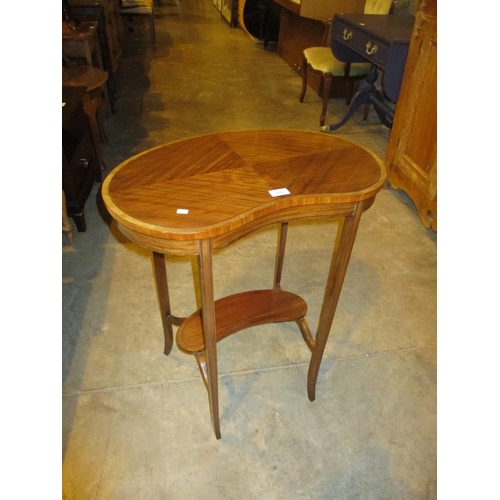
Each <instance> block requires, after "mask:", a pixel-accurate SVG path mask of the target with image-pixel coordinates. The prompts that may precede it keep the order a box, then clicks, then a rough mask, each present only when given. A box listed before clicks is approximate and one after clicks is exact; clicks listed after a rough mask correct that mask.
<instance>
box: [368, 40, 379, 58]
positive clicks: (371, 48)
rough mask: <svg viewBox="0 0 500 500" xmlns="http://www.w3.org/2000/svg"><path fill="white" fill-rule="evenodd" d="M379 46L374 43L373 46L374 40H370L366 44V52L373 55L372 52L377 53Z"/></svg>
mask: <svg viewBox="0 0 500 500" xmlns="http://www.w3.org/2000/svg"><path fill="white" fill-rule="evenodd" d="M377 49H378V47H377V46H376V45H373V47H372V42H368V43H367V44H366V53H367V54H368V55H369V56H371V55H372V54H375V52H377Z"/></svg>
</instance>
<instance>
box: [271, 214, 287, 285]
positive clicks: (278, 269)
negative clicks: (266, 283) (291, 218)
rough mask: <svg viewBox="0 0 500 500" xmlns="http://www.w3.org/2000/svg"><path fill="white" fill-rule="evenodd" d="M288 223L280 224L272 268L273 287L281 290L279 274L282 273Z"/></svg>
mask: <svg viewBox="0 0 500 500" xmlns="http://www.w3.org/2000/svg"><path fill="white" fill-rule="evenodd" d="M287 232H288V222H282V223H281V226H280V232H279V235H278V248H277V251H276V264H275V268H274V287H273V288H281V274H282V272H283V260H284V258H285V246H286V235H287Z"/></svg>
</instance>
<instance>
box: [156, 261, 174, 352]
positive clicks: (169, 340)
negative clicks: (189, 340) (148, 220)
mask: <svg viewBox="0 0 500 500" xmlns="http://www.w3.org/2000/svg"><path fill="white" fill-rule="evenodd" d="M153 263H154V272H155V278H156V290H157V292H158V302H159V304H160V313H161V321H162V324H163V335H164V337H165V349H164V351H163V352H164V353H165V355H167V356H168V355H169V354H170V351H171V350H172V345H173V339H174V336H173V332H172V322H171V310H170V298H169V296H168V281H167V266H166V265H165V256H164V255H163V254H162V253H158V252H153Z"/></svg>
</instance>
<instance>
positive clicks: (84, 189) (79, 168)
mask: <svg viewBox="0 0 500 500" xmlns="http://www.w3.org/2000/svg"><path fill="white" fill-rule="evenodd" d="M84 92H85V88H84V87H63V89H62V102H63V107H62V189H63V191H64V193H65V195H66V207H67V212H68V215H69V216H70V217H71V218H72V219H73V220H74V221H75V225H76V227H77V229H78V231H85V230H86V229H87V225H86V222H85V215H84V207H85V202H86V201H87V199H88V197H89V195H90V192H91V191H92V187H93V185H94V182H96V181H100V180H101V172H100V169H99V165H98V163H97V161H95V155H94V150H93V148H92V143H91V142H90V135H89V130H88V125H87V119H86V117H85V113H84V112H83V106H82V96H83V94H84Z"/></svg>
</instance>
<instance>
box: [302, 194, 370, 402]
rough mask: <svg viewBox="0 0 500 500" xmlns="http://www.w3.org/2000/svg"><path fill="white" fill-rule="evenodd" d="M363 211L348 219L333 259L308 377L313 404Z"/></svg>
mask: <svg viewBox="0 0 500 500" xmlns="http://www.w3.org/2000/svg"><path fill="white" fill-rule="evenodd" d="M363 210H364V209H363V202H360V203H357V204H356V209H355V211H354V214H353V215H350V216H348V217H346V218H345V220H344V225H343V228H342V233H341V237H340V242H339V247H338V250H337V252H335V254H334V256H333V257H332V263H331V266H330V272H329V275H328V281H327V284H326V289H325V295H324V298H323V305H322V306H321V313H320V317H319V322H318V330H317V333H316V340H315V344H314V349H313V352H312V356H311V362H310V364H309V372H308V375H307V395H308V397H309V399H310V400H311V401H314V399H315V397H316V380H317V379H318V372H319V367H320V365H321V360H322V358H323V353H324V351H325V346H326V342H327V340H328V335H329V333H330V328H331V326H332V321H333V317H334V316H335V310H336V309H337V303H338V301H339V297H340V292H341V290H342V285H343V283H344V278H345V273H346V270H347V266H348V264H349V258H350V257H351V251H352V247H353V245H354V240H355V238H356V232H357V230H358V226H359V220H360V219H361V214H362V213H363Z"/></svg>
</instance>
